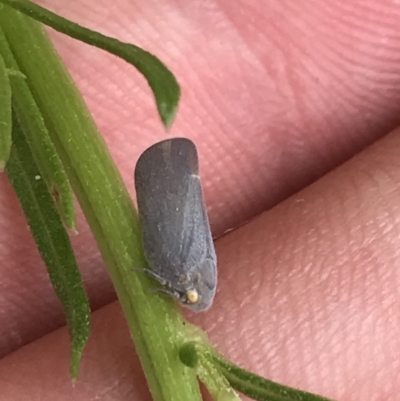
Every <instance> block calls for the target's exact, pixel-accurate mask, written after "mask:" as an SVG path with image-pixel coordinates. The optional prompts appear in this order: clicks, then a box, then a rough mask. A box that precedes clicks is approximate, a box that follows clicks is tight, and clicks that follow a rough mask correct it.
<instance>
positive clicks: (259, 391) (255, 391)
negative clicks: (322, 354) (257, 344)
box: [196, 346, 330, 401]
mask: <svg viewBox="0 0 400 401" xmlns="http://www.w3.org/2000/svg"><path fill="white" fill-rule="evenodd" d="M196 349H197V350H198V352H200V353H201V354H202V355H203V356H204V358H206V359H207V360H208V361H210V362H212V363H213V364H214V365H215V366H216V367H217V368H218V370H219V371H220V372H221V373H222V374H223V375H224V376H225V377H226V379H227V380H228V382H229V383H230V384H231V386H232V387H233V388H234V389H236V390H237V391H239V392H241V393H243V394H245V395H247V396H248V397H250V398H253V399H255V400H259V401H330V400H329V399H328V398H325V397H321V396H319V395H316V394H312V393H308V392H305V391H302V390H298V389H294V388H291V387H287V386H283V385H282V384H278V383H275V382H272V381H270V380H267V379H264V378H263V377H261V376H258V375H256V374H254V373H251V372H248V371H246V370H244V369H242V368H240V367H239V366H237V365H234V364H233V363H231V362H229V361H227V360H226V359H224V358H223V357H222V356H221V355H219V354H217V353H216V352H214V351H213V350H210V349H207V348H205V347H203V346H200V347H197V348H196Z"/></svg>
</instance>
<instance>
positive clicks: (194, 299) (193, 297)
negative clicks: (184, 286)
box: [186, 290, 199, 304]
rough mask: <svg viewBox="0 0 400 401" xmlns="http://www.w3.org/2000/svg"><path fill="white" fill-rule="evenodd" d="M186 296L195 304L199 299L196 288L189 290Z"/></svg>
mask: <svg viewBox="0 0 400 401" xmlns="http://www.w3.org/2000/svg"><path fill="white" fill-rule="evenodd" d="M186 298H187V300H188V302H189V303H190V304H195V303H197V302H198V301H199V293H198V292H197V291H196V290H188V291H187V292H186Z"/></svg>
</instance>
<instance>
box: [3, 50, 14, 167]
mask: <svg viewBox="0 0 400 401" xmlns="http://www.w3.org/2000/svg"><path fill="white" fill-rule="evenodd" d="M11 128H12V125H11V86H10V80H9V77H8V71H7V68H6V65H5V63H4V60H3V57H1V54H0V172H1V171H3V170H4V167H5V166H6V163H7V160H8V158H9V156H10V149H11Z"/></svg>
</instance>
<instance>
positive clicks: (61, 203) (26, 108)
mask: <svg viewBox="0 0 400 401" xmlns="http://www.w3.org/2000/svg"><path fill="white" fill-rule="evenodd" d="M0 53H1V54H2V55H3V57H4V61H5V64H6V66H7V68H8V69H9V71H14V74H12V75H10V83H11V88H12V93H13V96H12V104H13V108H14V111H15V112H16V115H17V118H18V121H19V123H20V126H21V128H22V131H23V133H24V135H25V136H26V140H27V142H28V144H29V147H30V148H31V151H32V153H33V156H34V158H35V161H36V163H37V164H38V167H39V169H40V175H41V177H42V178H43V179H44V181H45V182H46V184H47V187H48V189H49V192H50V194H51V195H52V198H53V201H54V202H55V204H56V207H57V209H58V211H59V212H60V215H61V218H62V219H63V221H64V223H65V224H66V226H67V227H69V228H71V229H73V230H74V229H75V226H76V222H75V208H74V199H73V196H72V190H71V187H70V185H69V182H68V178H67V175H66V173H65V170H64V167H63V165H62V163H61V159H60V157H59V156H58V154H57V151H56V149H55V147H54V145H53V142H52V141H51V139H50V136H49V133H48V130H47V128H46V126H45V123H44V120H43V117H42V115H41V112H40V110H39V108H38V106H37V104H36V102H35V99H34V98H33V96H32V93H31V91H30V89H29V86H28V83H27V82H26V79H21V76H24V75H23V74H22V73H20V74H16V73H15V72H16V71H18V68H19V67H18V64H17V62H16V61H15V59H14V56H13V54H12V52H11V50H10V48H9V46H8V43H7V39H6V37H5V35H4V32H3V31H2V29H1V27H0ZM0 88H1V84H0ZM0 90H1V89H0ZM1 112H2V110H1V109H0V113H1ZM10 126H11V124H10Z"/></svg>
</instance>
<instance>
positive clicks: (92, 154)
mask: <svg viewBox="0 0 400 401" xmlns="http://www.w3.org/2000/svg"><path fill="white" fill-rule="evenodd" d="M0 25H1V27H2V28H3V31H4V32H5V34H6V37H7V39H8V42H9V44H10V47H11V50H12V52H13V54H14V57H15V59H16V60H17V63H18V65H19V67H20V70H21V71H22V72H23V74H25V76H26V78H27V82H28V85H29V87H30V89H31V92H32V94H33V95H34V97H35V101H36V103H37V104H38V106H39V108H40V110H41V112H42V115H43V117H44V120H45V123H46V126H47V128H48V130H49V133H50V136H51V138H52V140H53V142H54V144H55V145H56V148H57V150H58V152H59V155H60V157H61V160H62V161H63V163H64V165H65V166H66V171H67V174H68V176H69V179H70V182H71V185H72V187H73V189H74V191H75V193H76V195H77V197H78V200H79V202H80V205H81V207H82V210H83V211H84V213H85V216H86V219H87V221H88V222H89V224H90V227H91V229H92V232H93V234H94V236H95V238H96V241H97V243H98V245H99V248H100V251H101V253H102V256H103V258H104V260H105V262H106V266H107V269H108V272H109V274H110V276H111V279H112V281H113V283H114V286H115V289H116V291H117V294H118V298H119V300H120V302H121V305H122V308H123V310H124V314H125V316H126V318H127V321H128V325H129V330H130V333H131V336H132V339H133V341H134V343H135V345H136V350H137V353H138V355H139V357H140V360H141V362H142V366H143V369H144V372H145V375H146V378H147V380H148V383H149V387H150V391H151V392H152V395H153V398H154V400H159V401H161V400H168V401H170V400H176V401H180V400H182V401H183V400H185V401H186V400H193V401H196V400H200V399H201V395H200V391H199V387H198V383H197V379H196V376H195V373H194V371H193V370H191V369H188V368H187V367H185V366H184V365H183V364H182V363H181V362H180V360H179V358H178V347H179V344H181V342H182V336H184V329H183V327H184V323H183V319H182V317H181V315H180V313H179V310H178V308H177V306H176V305H175V303H174V302H173V301H172V300H169V299H166V298H164V297H162V296H160V295H158V294H156V293H151V292H150V291H149V287H150V286H151V280H150V279H149V278H147V277H146V276H145V275H144V274H141V273H136V272H133V267H144V266H146V264H145V260H144V258H143V254H142V251H141V244H140V239H139V228H138V220H137V216H136V213H135V210H134V208H133V205H132V202H131V199H130V198H129V195H128V193H127V191H126V189H125V187H124V185H123V182H122V178H121V177H120V175H119V173H118V171H117V169H116V167H115V166H114V164H113V162H112V160H111V158H110V155H109V154H108V152H107V149H106V147H105V144H104V142H103V140H102V138H101V137H100V135H99V133H98V131H97V129H96V126H95V124H94V122H93V120H92V119H91V117H90V114H89V112H88V110H87V108H86V105H85V104H84V102H83V100H82V98H81V96H80V94H79V93H78V91H77V89H76V88H75V87H74V86H73V84H72V81H71V78H70V77H69V75H68V74H67V73H66V70H65V68H64V67H63V65H62V63H61V62H60V60H59V57H58V56H57V54H56V52H55V50H54V48H53V46H52V45H51V42H50V41H49V39H48V38H47V36H46V35H45V33H44V31H43V30H42V28H41V27H40V26H39V25H38V24H37V23H36V22H35V21H33V20H31V19H29V18H27V17H25V16H23V15H21V14H20V13H18V12H15V11H14V10H11V9H9V8H8V7H5V6H4V7H3V8H2V9H1V12H0ZM180 328H182V329H180Z"/></svg>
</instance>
